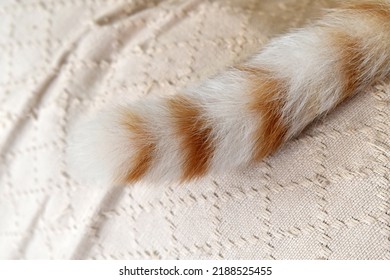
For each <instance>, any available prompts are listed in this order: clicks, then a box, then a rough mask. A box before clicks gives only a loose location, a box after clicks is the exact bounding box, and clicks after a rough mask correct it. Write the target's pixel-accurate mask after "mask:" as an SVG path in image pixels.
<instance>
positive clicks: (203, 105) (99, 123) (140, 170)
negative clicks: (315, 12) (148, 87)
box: [71, 1, 390, 184]
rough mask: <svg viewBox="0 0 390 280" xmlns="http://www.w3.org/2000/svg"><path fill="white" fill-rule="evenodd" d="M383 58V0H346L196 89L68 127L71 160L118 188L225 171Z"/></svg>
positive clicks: (329, 103) (386, 45)
mask: <svg viewBox="0 0 390 280" xmlns="http://www.w3.org/2000/svg"><path fill="white" fill-rule="evenodd" d="M389 58H390V3H389V2H388V1H360V2H354V3H353V2H349V3H347V4H344V5H343V6H341V7H340V8H338V9H335V10H330V11H328V12H327V13H326V15H325V16H324V17H323V18H322V19H321V20H319V21H317V22H315V23H314V24H312V25H310V26H307V27H305V28H302V29H298V30H295V31H294V32H291V33H289V34H286V35H284V36H281V37H279V38H275V39H273V40H272V41H270V42H269V43H268V44H267V45H266V46H265V47H264V48H263V49H262V50H261V51H260V52H259V53H258V54H256V55H255V56H254V57H252V58H251V59H250V60H249V61H248V62H246V63H243V64H241V65H237V66H235V67H231V68H230V69H228V70H227V71H226V72H224V73H222V74H220V75H218V76H216V77H213V78H211V79H209V80H206V81H204V82H203V83H202V84H201V85H200V86H197V87H195V88H191V89H187V90H185V91H183V92H181V93H180V94H177V95H176V96H173V97H166V98H147V99H145V100H140V101H138V102H135V103H133V104H128V105H120V106H117V107H115V108H113V109H112V110H110V111H108V112H106V113H102V114H100V116H98V117H97V118H96V119H95V120H93V121H92V122H91V123H89V124H87V125H86V126H85V127H83V128H82V129H81V130H80V131H81V133H80V134H79V135H78V134H77V133H76V138H75V141H74V144H75V145H74V147H72V149H71V153H72V158H73V161H74V164H76V165H77V166H80V168H83V167H87V168H86V169H82V170H86V171H85V172H87V173H88V172H89V173H90V174H91V175H92V177H96V178H99V179H101V180H104V181H105V182H107V181H108V182H110V183H117V184H125V183H132V182H135V181H138V180H148V181H152V182H164V181H186V180H191V179H195V178H199V177H201V176H204V175H206V174H208V173H210V172H211V173H221V172H228V171H229V170H231V169H234V168H237V167H239V166H243V165H246V164H248V163H250V162H252V161H258V160H261V159H262V158H264V157H266V156H267V155H269V154H271V153H273V152H274V151H275V150H276V149H278V147H279V146H280V145H281V144H282V143H283V142H285V141H288V140H289V139H291V138H293V137H295V136H296V135H297V134H299V133H300V132H301V131H302V130H303V129H304V128H305V127H306V126H307V125H308V124H309V123H310V122H312V121H313V120H314V119H315V118H317V117H318V116H320V115H324V114H326V113H327V112H329V111H330V110H331V109H333V108H334V107H335V106H337V105H338V104H339V103H340V102H342V101H343V100H345V99H346V98H349V97H351V96H353V95H355V94H357V93H358V92H361V91H364V90H365V89H366V88H367V87H369V86H370V85H372V83H373V82H375V81H376V80H378V79H383V78H384V77H385V76H386V75H388V73H389V71H390V59H389ZM85 172H84V171H83V173H85Z"/></svg>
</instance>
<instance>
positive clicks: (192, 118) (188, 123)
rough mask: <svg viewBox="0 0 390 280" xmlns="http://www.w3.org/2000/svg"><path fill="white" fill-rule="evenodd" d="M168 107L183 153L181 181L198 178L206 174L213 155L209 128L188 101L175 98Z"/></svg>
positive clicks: (198, 111) (193, 105)
mask: <svg viewBox="0 0 390 280" xmlns="http://www.w3.org/2000/svg"><path fill="white" fill-rule="evenodd" d="M168 105H169V110H170V112H171V116H172V118H173V121H174V124H175V128H176V134H177V135H178V136H179V137H180V140H181V148H182V150H183V153H184V166H183V175H182V180H183V181H185V180H189V179H194V178H198V177H200V176H202V175H204V174H206V173H207V171H208V169H209V166H210V160H211V158H212V156H213V154H214V150H215V147H214V143H213V142H212V139H211V128H210V126H209V125H207V123H206V121H205V119H204V117H202V112H201V109H200V108H199V107H198V106H197V105H196V104H194V103H193V101H191V100H190V99H188V98H186V97H184V96H176V97H174V98H172V99H170V100H169V101H168Z"/></svg>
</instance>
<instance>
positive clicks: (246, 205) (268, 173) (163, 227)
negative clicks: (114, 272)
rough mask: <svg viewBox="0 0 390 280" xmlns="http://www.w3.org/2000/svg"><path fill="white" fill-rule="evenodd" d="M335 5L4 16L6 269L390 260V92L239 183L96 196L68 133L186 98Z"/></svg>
mask: <svg viewBox="0 0 390 280" xmlns="http://www.w3.org/2000/svg"><path fill="white" fill-rule="evenodd" d="M329 6H332V3H331V2H330V1H309V0H278V1H272V0H263V1H257V0H245V1H243V0H229V1H222V0H221V1H216V0H214V1H213V0H209V1H207V0H177V1H168V0H167V1H157V0H151V1H141V0H140V1H137V0H129V1H126V0H118V1H114V0H109V1H107V0H45V1H38V0H29V1H27V0H23V1H18V3H15V2H14V1H2V2H1V3H0V50H1V51H0V100H1V102H0V156H1V157H0V258H3V259H10V258H27V259H36V258H44V259H69V258H82V259H85V258H91V259H172V258H179V259H211V258H213V259H214V258H220V259H235V258H239V259H386V258H387V259H389V258H390V125H389V124H390V84H386V83H383V84H380V85H378V86H376V87H375V88H373V89H372V90H370V92H367V93H366V94H361V95H359V96H357V97H356V98H354V99H352V100H350V101H348V102H346V103H344V104H343V105H342V106H341V107H339V108H338V109H337V110H335V111H334V112H333V113H332V114H331V115H329V116H328V117H326V118H324V119H321V120H319V121H317V122H316V123H315V124H313V125H311V126H310V127H309V128H308V129H307V130H305V132H304V133H303V134H302V135H301V136H300V137H299V138H298V139H296V140H294V141H292V142H289V143H288V144H287V145H285V146H284V147H283V148H282V149H281V150H280V151H279V152H278V153H277V154H275V155H273V156H271V157H269V158H267V159H266V160H265V161H263V162H262V163H260V164H258V165H256V166H254V167H252V168H248V169H246V170H243V171H237V172H236V173H232V174H225V175H223V176H220V177H213V178H210V177H208V178H206V179H205V180H203V181H200V182H197V183H192V184H186V185H169V186H152V185H142V184H136V185H133V186H116V187H110V186H101V185H100V186H99V185H95V186H93V185H84V184H81V183H80V182H78V181H77V180H76V179H75V178H73V176H72V174H70V173H69V170H68V167H67V163H66V161H65V154H66V146H67V136H68V133H69V131H71V130H72V128H73V127H74V125H75V124H76V123H77V122H78V121H79V120H80V119H82V118H83V117H85V116H87V115H89V114H93V113H94V112H96V111H97V110H98V109H99V108H101V107H103V106H104V104H106V103H107V102H110V101H112V100H114V99H117V100H135V99H138V98H142V97H143V96H145V95H150V94H156V95H157V94H160V95H167V94H172V93H174V92H175V91H176V90H177V89H178V88H181V87H184V86H186V85H190V84H193V83H196V82H198V81H200V80H202V79H203V78H205V77H208V76H210V75H212V74H215V73H217V72H219V71H222V70H223V69H224V67H226V66H228V65H232V64H234V63H236V62H238V61H241V60H243V59H245V58H246V57H248V56H249V55H250V54H252V53H253V52H254V51H256V50H257V49H258V48H260V47H261V45H262V44H264V43H265V42H266V41H267V40H268V38H270V37H272V36H275V35H277V34H280V33H282V32H284V31H286V30H287V29H288V28H291V27H297V26H301V25H302V24H304V23H305V22H306V21H307V20H309V19H310V18H312V17H313V16H316V15H318V13H319V10H320V8H321V7H329Z"/></svg>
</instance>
